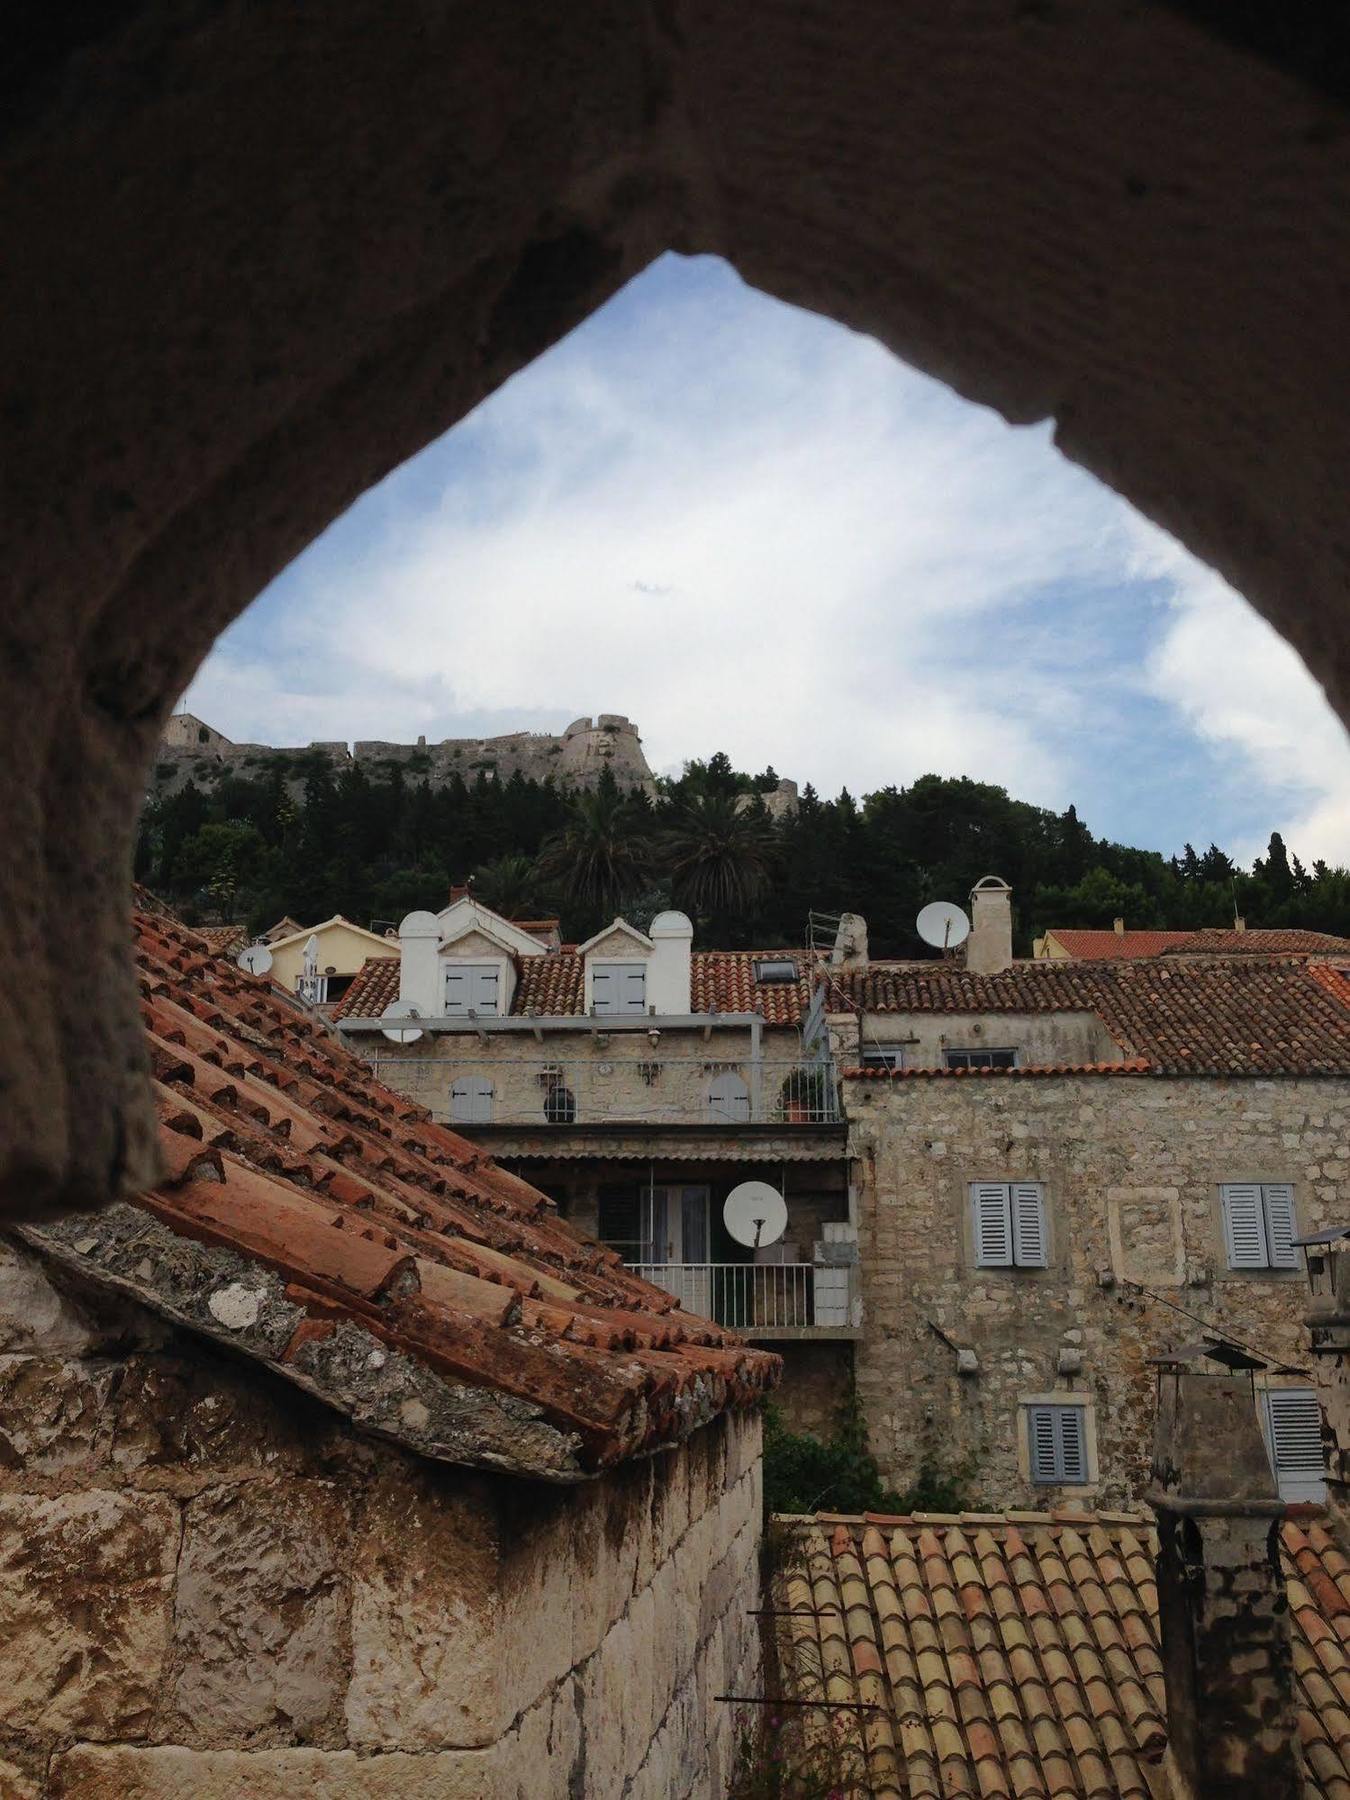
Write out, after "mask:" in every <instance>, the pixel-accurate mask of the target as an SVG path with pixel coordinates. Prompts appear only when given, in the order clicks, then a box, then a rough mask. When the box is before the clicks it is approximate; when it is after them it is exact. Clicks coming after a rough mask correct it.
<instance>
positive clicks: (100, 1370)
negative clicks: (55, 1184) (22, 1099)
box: [0, 1252, 761, 1800]
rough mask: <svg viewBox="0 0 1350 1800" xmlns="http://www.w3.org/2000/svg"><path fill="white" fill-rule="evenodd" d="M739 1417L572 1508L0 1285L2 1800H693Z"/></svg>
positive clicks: (131, 1324)
mask: <svg viewBox="0 0 1350 1800" xmlns="http://www.w3.org/2000/svg"><path fill="white" fill-rule="evenodd" d="M760 1505H761V1475H760V1462H759V1424H758V1419H757V1417H753V1418H746V1417H732V1418H726V1419H723V1420H722V1421H720V1422H718V1423H717V1424H715V1425H713V1426H712V1427H710V1428H708V1429H706V1430H704V1431H701V1432H699V1433H698V1434H697V1435H696V1436H695V1437H694V1438H693V1439H692V1440H691V1441H690V1443H689V1444H688V1445H687V1446H685V1447H684V1448H682V1449H680V1450H677V1451H675V1452H673V1453H669V1454H665V1455H662V1456H660V1457H654V1458H652V1459H650V1460H647V1461H642V1462H639V1463H636V1464H632V1465H628V1466H625V1467H624V1468H622V1469H620V1470H618V1471H616V1472H614V1473H612V1474H610V1475H609V1476H608V1477H606V1478H605V1479H603V1480H601V1481H598V1482H596V1483H593V1484H586V1485H584V1486H581V1487H576V1488H557V1487H549V1486H546V1485H544V1484H534V1483H528V1482H523V1481H518V1480H510V1479H507V1478H504V1477H493V1476H485V1475H482V1474H478V1473H473V1472H469V1471H465V1470H458V1469H453V1468H446V1467H443V1466H436V1465H432V1464H429V1463H426V1462H424V1461H422V1460H421V1459H419V1458H417V1457H415V1456H412V1455H410V1454H407V1453H404V1452H402V1451H400V1450H398V1449H396V1448H394V1447H392V1446H388V1445H383V1444H380V1443H377V1442H375V1441H373V1440H371V1439H369V1438H364V1437H362V1436H360V1435H359V1434H357V1433H355V1432H354V1431H352V1430H351V1429H350V1428H349V1427H348V1426H347V1425H346V1424H345V1422H344V1421H342V1420H341V1419H339V1418H338V1417H337V1416H336V1415H335V1414H332V1413H330V1412H329V1411H328V1410H327V1409H326V1408H325V1407H323V1406H321V1405H320V1404H319V1403H317V1402H315V1401H311V1400H309V1399H307V1398H306V1397H305V1396H304V1395H302V1394H299V1393H297V1392H296V1391H295V1390H294V1389H292V1388H290V1387H289V1386H285V1385H284V1384H282V1383H280V1382H278V1381H277V1380H276V1379H275V1378H273V1377H271V1376H270V1375H268V1374H267V1372H266V1371H262V1370H257V1369H255V1368H253V1367H252V1366H250V1365H247V1364H245V1363H243V1362H235V1361H232V1360H229V1359H227V1358H223V1357H221V1356H218V1355H216V1354H215V1353H213V1352H212V1351H210V1350H209V1349H207V1348H206V1347H204V1346H202V1345H201V1344H199V1343H198V1342H197V1341H196V1340H193V1339H191V1338H188V1337H185V1336H180V1335H177V1334H171V1333H169V1332H168V1331H167V1330H165V1329H163V1328H161V1327H160V1326H159V1325H158V1324H157V1323H156V1322H155V1321H154V1320H153V1319H151V1318H149V1317H148V1316H146V1315H142V1314H136V1313H133V1312H131V1311H129V1310H126V1309H122V1310H119V1311H118V1312H116V1313H115V1314H109V1315H108V1316H106V1317H104V1318H101V1319H99V1318H94V1317H91V1315H90V1313H89V1311H88V1303H87V1301H82V1302H80V1303H78V1304H76V1303H74V1302H72V1301H70V1300H69V1299H67V1298H64V1297H63V1296H62V1295H61V1294H60V1293H59V1292H58V1291H57V1290H56V1289H54V1288H53V1287H52V1286H51V1284H50V1283H49V1281H48V1279H47V1277H46V1275H45V1272H44V1271H43V1270H42V1268H41V1267H40V1266H39V1265H38V1264H36V1263H35V1262H34V1261H32V1260H31V1259H29V1258H28V1257H27V1254H26V1253H22V1255H19V1254H15V1253H9V1252H7V1253H6V1258H5V1260H4V1261H3V1262H0V1794H3V1795H4V1797H5V1800H36V1797H37V1796H42V1797H44V1800H47V1797H51V1800H76V1797H77V1796H78V1800H124V1797H125V1796H127V1795H132V1794H134V1795H135V1796H137V1800H170V1797H172V1800H226V1797H228V1800H239V1796H241V1795H245V1794H246V1795H248V1796H249V1800H293V1796H294V1795H295V1794H297V1793H300V1792H303V1793H304V1794H305V1795H306V1796H312V1797H313V1800H358V1797H359V1800H395V1797H397V1800H483V1797H485V1796H492V1797H493V1800H550V1797H552V1796H557V1797H558V1800H564V1797H567V1796H573V1795H580V1794H584V1795H586V1796H587V1797H588V1800H590V1797H604V1796H610V1795H615V1796H617V1795H623V1796H625V1797H631V1800H638V1797H639V1796H642V1797H645V1800H667V1797H669V1796H685V1795H697V1796H699V1797H700V1800H702V1797H703V1796H707V1795H714V1794H720V1793H721V1792H722V1791H723V1789H724V1786H725V1780H726V1776H727V1772H728V1770H729V1768H730V1766H731V1762H732V1758H733V1756H734V1752H735V1741H736V1736H737V1733H738V1730H739V1728H740V1723H741V1721H740V1720H739V1719H738V1717H737V1716H736V1710H735V1709H734V1708H732V1707H731V1706H728V1705H726V1704H724V1703H720V1702H718V1701H717V1700H716V1699H715V1696H716V1695H719V1694H722V1693H727V1692H730V1693H738V1694H740V1693H754V1692H756V1691H757V1683H758V1662H757V1649H756V1644H755V1638H754V1633H753V1631H752V1629H751V1627H752V1625H753V1620H751V1619H750V1618H749V1617H747V1613H748V1611H749V1609H750V1608H752V1607H754V1606H755V1604H756V1600H755V1594H756V1592H757V1573H756V1569H757V1558H756V1552H757V1545H758V1536H759V1515H760Z"/></svg>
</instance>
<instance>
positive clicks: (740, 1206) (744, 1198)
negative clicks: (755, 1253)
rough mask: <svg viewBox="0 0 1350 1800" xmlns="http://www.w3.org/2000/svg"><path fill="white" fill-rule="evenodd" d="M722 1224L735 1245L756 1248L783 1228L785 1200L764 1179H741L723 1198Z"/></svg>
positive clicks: (775, 1237)
mask: <svg viewBox="0 0 1350 1800" xmlns="http://www.w3.org/2000/svg"><path fill="white" fill-rule="evenodd" d="M722 1223H723V1224H724V1225H725V1226H726V1228H727V1230H728V1231H729V1232H730V1234H731V1236H732V1237H733V1238H735V1240H736V1242H737V1243H738V1244H744V1245H745V1247H746V1248H747V1249H748V1250H759V1249H762V1248H763V1247H764V1245H766V1244H776V1243H777V1242H778V1240H779V1238H780V1237H782V1235H783V1233H784V1232H785V1231H786V1230H787V1202H786V1201H785V1200H784V1199H783V1196H782V1195H781V1194H780V1193H779V1191H778V1189H777V1188H776V1187H770V1186H769V1184H768V1182H767V1181H743V1182H742V1183H741V1184H740V1186H739V1187H734V1188H732V1190H731V1192H730V1193H729V1194H728V1195H727V1197H726V1199H725V1200H724V1201H723V1203H722Z"/></svg>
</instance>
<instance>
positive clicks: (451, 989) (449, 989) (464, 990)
mask: <svg viewBox="0 0 1350 1800" xmlns="http://www.w3.org/2000/svg"><path fill="white" fill-rule="evenodd" d="M468 1010H469V972H468V970H467V969H456V968H454V967H453V966H452V965H450V964H447V965H446V970H445V1011H446V1015H447V1017H453V1016H455V1015H457V1014H461V1013H466V1012H468Z"/></svg>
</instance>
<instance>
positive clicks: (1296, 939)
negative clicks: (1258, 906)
mask: <svg viewBox="0 0 1350 1800" xmlns="http://www.w3.org/2000/svg"><path fill="white" fill-rule="evenodd" d="M1033 954H1034V955H1035V956H1036V957H1037V958H1041V957H1046V958H1051V959H1054V960H1058V961H1061V962H1064V961H1072V962H1119V961H1120V960H1121V959H1122V958H1123V957H1136V956H1307V957H1313V958H1316V959H1323V958H1326V957H1328V956H1350V939H1347V938H1341V937H1333V936H1332V935H1331V934H1330V933H1329V932H1325V931H1300V930H1296V929H1292V928H1288V927H1280V928H1278V929H1275V930H1264V929H1253V930H1251V931H1249V930H1248V929H1247V927H1246V925H1245V924H1243V923H1241V922H1239V923H1238V924H1237V925H1236V926H1235V927H1234V928H1233V929H1232V930H1231V931H1228V930H1213V929H1206V930H1202V931H1151V930H1143V931H1139V930H1134V931H1131V930H1127V929H1126V925H1125V921H1124V919H1117V920H1116V921H1115V924H1114V926H1113V927H1112V929H1111V930H1110V931H1098V930H1072V931H1070V930H1064V929H1054V930H1050V931H1047V932H1046V933H1045V934H1044V936H1043V937H1038V938H1037V939H1036V942H1035V944H1034V946H1033Z"/></svg>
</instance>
